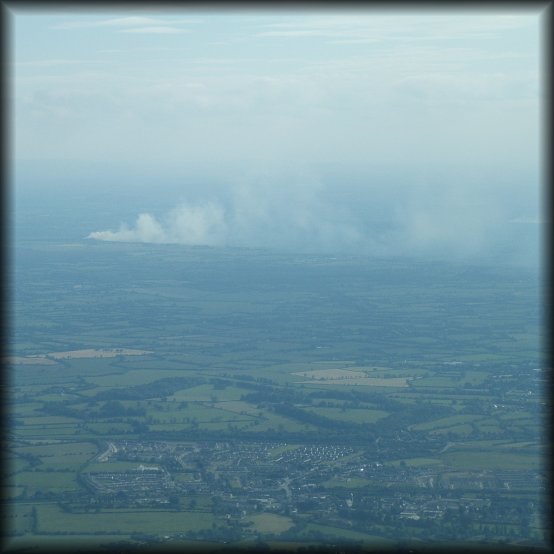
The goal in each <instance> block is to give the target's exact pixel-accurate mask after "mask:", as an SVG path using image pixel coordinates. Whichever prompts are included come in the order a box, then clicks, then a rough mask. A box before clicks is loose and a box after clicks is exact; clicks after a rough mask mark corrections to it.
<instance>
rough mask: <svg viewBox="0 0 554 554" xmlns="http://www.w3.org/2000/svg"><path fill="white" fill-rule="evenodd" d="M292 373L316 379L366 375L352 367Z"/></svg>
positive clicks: (353, 377)
mask: <svg viewBox="0 0 554 554" xmlns="http://www.w3.org/2000/svg"><path fill="white" fill-rule="evenodd" d="M292 375H298V376H299V377H306V378H310V379H316V380H318V381H319V380H326V379H355V378H363V377H365V373H363V372H361V371H351V370H350V369H314V370H311V371H299V372H297V373H293V374H292Z"/></svg>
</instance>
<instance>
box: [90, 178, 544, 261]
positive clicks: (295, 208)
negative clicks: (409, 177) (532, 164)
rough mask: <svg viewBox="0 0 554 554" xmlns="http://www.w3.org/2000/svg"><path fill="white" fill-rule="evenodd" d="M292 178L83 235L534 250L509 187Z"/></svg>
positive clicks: (464, 254) (409, 250) (462, 254)
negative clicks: (349, 183)
mask: <svg viewBox="0 0 554 554" xmlns="http://www.w3.org/2000/svg"><path fill="white" fill-rule="evenodd" d="M290 177H291V178H290V179H289V180H287V179H284V178H283V176H282V175H281V176H280V178H279V179H278V178H277V177H276V176H275V175H273V176H272V175H271V172H270V175H269V176H265V177H260V176H259V175H258V176H257V177H256V178H254V179H249V180H248V181H247V182H242V183H240V184H236V183H235V184H233V185H232V186H230V187H228V188H227V189H225V190H223V189H222V190H219V191H218V192H217V193H215V194H214V192H213V190H212V192H211V194H210V195H209V196H207V195H206V193H205V191H204V192H202V193H200V194H198V190H199V189H197V194H196V195H195V196H194V197H192V196H190V197H189V199H187V201H184V202H182V203H181V204H179V205H178V206H177V207H176V208H174V209H172V210H170V211H169V212H168V213H166V214H165V215H162V216H161V217H159V216H158V217H156V216H154V215H152V214H150V213H142V214H140V215H139V216H138V218H137V220H136V222H135V223H134V225H133V226H131V227H129V226H128V225H125V224H122V225H121V226H120V228H119V230H117V231H113V230H103V231H95V232H92V233H90V234H89V235H88V238H91V239H96V240H102V241H118V242H141V243H167V244H183V245H190V246H193V245H203V246H242V247H252V248H277V249H282V250H285V251H287V250H289V251H311V252H339V251H342V252H348V253H355V254H362V255H376V256H424V257H427V256H431V257H437V256H438V257H439V258H445V257H446V258H456V259H469V258H475V257H483V256H485V257H487V256H489V257H490V254H495V253H496V254H498V253H502V256H504V257H505V258H506V259H508V258H511V259H513V260H516V259H518V258H521V259H523V258H526V256H527V257H529V256H528V255H527V253H528V252H530V251H531V250H532V249H533V248H535V249H536V247H535V246H533V245H534V244H535V243H536V242H537V241H536V239H535V238H534V236H532V235H531V233H528V234H527V235H528V236H527V235H525V236H523V235H522V236H521V237H519V238H518V237H517V236H515V235H514V231H515V229H514V227H520V228H521V227H523V226H522V225H513V223H516V222H522V221H525V222H527V221H534V219H533V217H534V216H533V215H531V216H529V218H528V219H524V218H519V219H518V218H517V217H516V216H515V214H514V213H513V211H514V210H513V206H512V205H513V203H514V202H513V200H511V198H512V197H513V193H514V191H515V189H504V188H502V187H496V188H495V189H494V190H488V189H483V190H482V189H480V188H479V186H478V184H476V185H474V186H469V185H467V186H458V187H457V186H446V185H444V184H443V183H436V184H428V183H418V182H411V183H409V185H398V186H391V187H390V189H386V190H385V189H384V188H383V187H382V186H380V185H379V183H377V184H375V185H374V184H372V183H371V181H368V182H366V183H364V184H363V186H359V187H356V186H346V185H341V186H340V187H339V186H334V187H325V186H323V185H322V184H321V182H319V181H318V180H317V179H313V178H310V177H309V176H308V177H306V176H300V177H298V175H295V176H290ZM283 182H285V183H287V184H286V185H283V184H282V183H283ZM191 198H194V199H192V200H191ZM207 198H209V199H207ZM518 198H519V200H520V204H522V205H527V204H529V202H527V204H526V203H525V201H524V197H523V198H521V195H520V197H518ZM529 206H531V204H529ZM531 213H532V212H531ZM533 227H537V226H536V225H535V226H533ZM520 234H521V233H520ZM530 241H531V242H530Z"/></svg>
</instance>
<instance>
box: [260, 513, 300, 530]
mask: <svg viewBox="0 0 554 554" xmlns="http://www.w3.org/2000/svg"><path fill="white" fill-rule="evenodd" d="M249 521H251V522H252V527H253V528H254V529H255V530H256V531H257V532H259V533H275V534H279V533H283V532H284V531H288V530H289V529H290V528H291V527H292V526H293V525H294V522H293V521H292V519H291V518H290V517H286V516H280V515H278V514H257V515H254V516H251V517H250V518H249Z"/></svg>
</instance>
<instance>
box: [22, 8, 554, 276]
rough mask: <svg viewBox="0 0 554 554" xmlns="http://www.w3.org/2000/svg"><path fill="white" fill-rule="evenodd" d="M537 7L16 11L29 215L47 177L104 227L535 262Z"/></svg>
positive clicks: (152, 238) (210, 241) (170, 237)
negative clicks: (423, 9) (473, 8)
mask: <svg viewBox="0 0 554 554" xmlns="http://www.w3.org/2000/svg"><path fill="white" fill-rule="evenodd" d="M541 21H542V15H541V12H540V10H537V9H536V8H530V9H528V10H519V9H510V8H499V9H497V10H490V11H482V10H473V11H472V10H470V9H465V10H455V9H451V8H448V9H443V10H441V9H436V10H429V11H422V12H421V13H417V12H414V11H411V10H395V11H387V10H374V9H371V8H367V9H366V8H363V9H351V8H345V9H337V10H331V11H329V10H324V9H323V10H319V9H317V8H314V9H298V10H296V9H295V10H287V9H284V8H282V9H281V8H280V9H278V10H276V11H272V10H267V9H262V10H256V9H254V8H252V9H246V10H234V9H232V8H231V9H222V10H211V11H203V10H201V9H200V10H199V9H186V8H183V9H180V10H175V11H170V10H167V9H162V10H158V9H157V8H155V7H152V8H151V9H149V10H146V11H145V10H138V11H137V10H132V9H131V10H113V9H108V10H90V11H87V10H78V11H71V10H51V11H46V12H36V13H35V12H33V11H32V10H31V11H18V10H17V9H15V10H14V17H13V67H12V74H13V77H14V104H13V107H14V113H13V115H14V131H15V134H14V143H13V152H14V159H13V174H14V190H13V195H14V197H15V198H16V199H17V202H16V206H15V211H16V218H19V219H21V218H23V219H24V218H25V217H26V216H25V213H22V214H20V215H18V209H19V208H18V206H22V205H23V204H22V202H25V203H26V204H25V205H26V206H29V205H32V204H33V202H34V200H33V197H34V196H35V195H39V194H40V196H41V197H43V196H45V195H47V196H51V197H52V198H53V197H54V196H55V197H56V200H55V201H52V206H51V208H50V209H51V217H50V220H51V221H52V223H53V225H54V226H58V227H60V226H63V227H64V228H65V229H66V230H67V232H70V233H71V236H74V235H75V234H77V233H79V234H80V235H82V236H88V237H91V238H93V239H96V240H111V241H129V242H145V243H178V244H199V245H221V246H224V245H231V246H239V247H253V248H258V247H267V248H278V249H285V250H287V249H288V250H291V251H294V250H298V249H301V250H307V251H310V250H315V251H326V250H328V251H340V250H345V251H348V252H355V251H361V252H364V253H367V254H370V255H377V256H380V255H385V256H403V255H408V256H411V255H415V256H423V257H425V256H429V257H430V258H437V257H438V258H441V257H442V258H444V259H467V260H468V261H471V260H479V259H485V258H487V257H490V256H491V255H493V254H494V255H495V256H496V257H502V256H504V257H505V259H506V262H507V263H509V264H510V263H515V264H516V265H517V264H524V265H525V264H537V263H539V258H540V254H539V253H538V252H537V249H539V248H540V246H539V242H540V240H541V239H540V236H541V234H544V233H543V230H542V228H543V227H544V224H545V223H546V221H545V218H546V214H545V213H544V212H545V208H544V207H542V206H541V203H542V200H543V198H542V194H543V191H542V188H543V184H542V183H541V180H542V174H541V167H540V165H541V160H540V156H541V125H540V112H541V103H542V102H543V100H544V97H543V94H544V92H543V86H544V83H543V82H542V78H541V74H540V71H541V59H542V56H543V55H544V54H543V53H542V52H541V50H540V47H541V42H540V40H541V33H542V27H541ZM41 202H44V201H43V200H40V201H38V203H37V207H39V206H40V204H41ZM47 202H48V201H47ZM93 206H94V208H93ZM102 206H105V208H102ZM35 214H36V215H37V217H38V219H36V221H35V224H36V222H38V221H39V220H41V219H40V215H39V214H38V213H37V212H35ZM95 214H96V215H95ZM81 219H85V220H86V221H87V228H86V229H84V228H83V226H82V225H81V221H80V220H81ZM70 221H74V222H75V223H74V225H76V227H74V229H73V231H70V230H69V222H70ZM32 228H33V222H31V221H30V220H26V223H25V229H24V231H25V233H26V234H32V233H33V230H32ZM18 229H19V230H21V225H19V226H18ZM37 232H38V233H39V234H42V233H44V229H43V230H41V229H39V228H37Z"/></svg>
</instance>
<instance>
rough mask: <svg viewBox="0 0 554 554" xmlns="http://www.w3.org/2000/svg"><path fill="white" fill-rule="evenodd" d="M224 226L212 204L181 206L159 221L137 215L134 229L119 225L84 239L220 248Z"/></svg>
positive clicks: (218, 209)
mask: <svg viewBox="0 0 554 554" xmlns="http://www.w3.org/2000/svg"><path fill="white" fill-rule="evenodd" d="M226 237H227V223H226V221H225V212H224V210H223V208H222V207H221V206H219V205H217V204H214V203H206V204H199V205H190V204H182V205H180V206H178V207H177V208H175V209H173V210H171V211H170V212H169V213H168V214H167V216H166V217H165V218H164V220H163V221H162V222H159V221H157V220H156V218H155V217H154V216H152V215H150V214H140V215H139V216H138V218H137V221H136V223H135V226H134V227H133V228H131V229H130V228H129V227H128V226H127V225H125V224H122V225H121V226H120V228H119V231H95V232H93V233H90V234H89V235H88V237H87V238H91V239H96V240H104V241H112V242H145V243H162V244H187V245H205V246H221V245H224V244H225V243H226Z"/></svg>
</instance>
